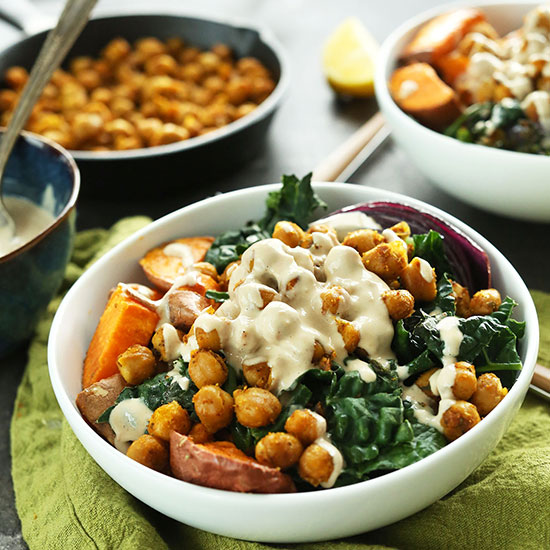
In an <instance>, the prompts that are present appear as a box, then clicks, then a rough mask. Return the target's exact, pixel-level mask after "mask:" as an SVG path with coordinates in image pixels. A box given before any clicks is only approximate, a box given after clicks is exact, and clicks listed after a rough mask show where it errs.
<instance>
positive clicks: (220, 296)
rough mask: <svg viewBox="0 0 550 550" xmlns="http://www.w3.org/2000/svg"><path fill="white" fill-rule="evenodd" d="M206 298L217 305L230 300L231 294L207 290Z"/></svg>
mask: <svg viewBox="0 0 550 550" xmlns="http://www.w3.org/2000/svg"><path fill="white" fill-rule="evenodd" d="M204 296H205V297H206V298H208V299H209V300H214V302H217V303H222V302H225V301H226V300H229V293H227V292H221V291H218V290H207V291H206V293H205V295H204Z"/></svg>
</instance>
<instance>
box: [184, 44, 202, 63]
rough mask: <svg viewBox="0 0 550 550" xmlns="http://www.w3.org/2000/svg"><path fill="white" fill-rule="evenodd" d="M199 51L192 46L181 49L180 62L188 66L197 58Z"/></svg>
mask: <svg viewBox="0 0 550 550" xmlns="http://www.w3.org/2000/svg"><path fill="white" fill-rule="evenodd" d="M199 53H200V50H199V49H198V48H195V47H194V46H190V47H187V48H183V50H182V52H181V54H180V62H181V63H183V64H185V65H188V64H189V63H190V62H191V61H195V60H196V59H197V57H198V56H199Z"/></svg>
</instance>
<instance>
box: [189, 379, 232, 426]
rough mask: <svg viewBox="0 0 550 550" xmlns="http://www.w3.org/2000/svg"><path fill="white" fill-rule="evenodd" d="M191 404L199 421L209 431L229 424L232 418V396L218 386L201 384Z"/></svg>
mask: <svg viewBox="0 0 550 550" xmlns="http://www.w3.org/2000/svg"><path fill="white" fill-rule="evenodd" d="M193 405H194V406H195V412H196V413H197V416H198V417H199V419H200V421H201V423H202V424H203V425H204V427H205V428H206V430H207V431H208V432H210V433H215V432H217V431H219V430H221V429H222V428H225V427H226V426H229V424H230V423H231V420H232V419H233V398H232V397H231V395H229V394H228V393H227V392H226V391H223V390H222V389H221V388H220V387H219V386H203V387H202V388H201V389H200V390H199V391H198V392H197V393H196V394H195V395H194V396H193Z"/></svg>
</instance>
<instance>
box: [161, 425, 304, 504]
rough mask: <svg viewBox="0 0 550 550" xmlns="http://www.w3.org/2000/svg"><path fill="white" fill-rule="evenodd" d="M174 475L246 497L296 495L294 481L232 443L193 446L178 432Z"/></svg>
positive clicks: (172, 454) (173, 441)
mask: <svg viewBox="0 0 550 550" xmlns="http://www.w3.org/2000/svg"><path fill="white" fill-rule="evenodd" d="M170 466H171V468H172V473H173V474H174V475H175V476H176V477H177V478H179V479H181V480H183V481H188V482H190V483H195V484H197V485H203V486H205V487H213V488H214V489H225V490H227V491H238V492H243V493H293V492H295V491H296V487H295V486H294V482H293V481H292V478H291V477H290V476H288V475H287V474H283V473H282V472H281V471H280V470H278V469H277V468H270V467H269V466H263V465H261V464H260V463H259V462H256V461H255V460H254V459H252V458H250V457H249V456H247V455H246V454H244V453H243V452H242V451H240V450H239V449H237V447H235V445H234V444H233V443H231V442H229V441H214V442H211V443H204V444H199V443H193V441H192V440H191V439H190V438H189V437H187V436H185V435H181V434H179V433H177V432H172V434H171V437H170Z"/></svg>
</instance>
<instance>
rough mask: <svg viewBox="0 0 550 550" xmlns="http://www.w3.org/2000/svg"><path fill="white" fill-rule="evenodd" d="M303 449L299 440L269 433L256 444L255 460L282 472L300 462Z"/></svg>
mask: <svg viewBox="0 0 550 550" xmlns="http://www.w3.org/2000/svg"><path fill="white" fill-rule="evenodd" d="M303 450H304V448H303V447H302V444H301V443H300V441H299V439H297V438H296V437H294V436H293V435H291V434H287V433H284V432H276V433H269V434H267V435H266V436H264V437H262V439H260V441H258V443H257V444H256V450H255V455H256V460H257V461H258V462H259V463H260V464H264V465H265V466H270V467H271V468H280V469H281V470H284V469H286V468H290V467H291V466H294V464H296V463H297V462H298V460H300V455H301V454H302V452H303Z"/></svg>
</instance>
